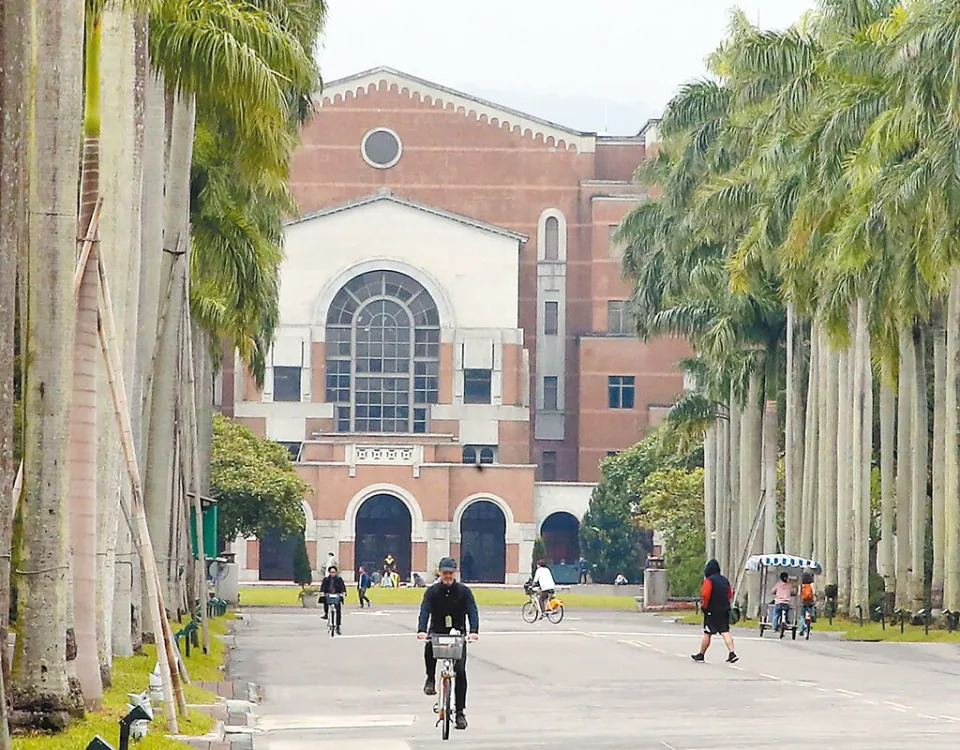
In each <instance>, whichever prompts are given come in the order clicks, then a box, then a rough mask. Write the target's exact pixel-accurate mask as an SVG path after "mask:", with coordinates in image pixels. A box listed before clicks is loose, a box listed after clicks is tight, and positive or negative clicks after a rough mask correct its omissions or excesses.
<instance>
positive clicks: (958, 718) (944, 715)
mask: <svg viewBox="0 0 960 750" xmlns="http://www.w3.org/2000/svg"><path fill="white" fill-rule="evenodd" d="M940 718H941V719H946V720H947V721H960V717H956V716H950V715H949V714H940Z"/></svg>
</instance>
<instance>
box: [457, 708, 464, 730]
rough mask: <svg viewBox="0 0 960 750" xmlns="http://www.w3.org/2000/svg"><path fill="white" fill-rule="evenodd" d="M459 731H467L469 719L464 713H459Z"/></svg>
mask: <svg viewBox="0 0 960 750" xmlns="http://www.w3.org/2000/svg"><path fill="white" fill-rule="evenodd" d="M456 727H457V729H466V728H467V717H466V716H464V715H463V711H457V723H456Z"/></svg>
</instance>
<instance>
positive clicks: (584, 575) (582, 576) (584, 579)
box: [577, 570, 587, 583]
mask: <svg viewBox="0 0 960 750" xmlns="http://www.w3.org/2000/svg"><path fill="white" fill-rule="evenodd" d="M586 582H587V571H585V570H581V571H580V576H579V577H578V578H577V583H586Z"/></svg>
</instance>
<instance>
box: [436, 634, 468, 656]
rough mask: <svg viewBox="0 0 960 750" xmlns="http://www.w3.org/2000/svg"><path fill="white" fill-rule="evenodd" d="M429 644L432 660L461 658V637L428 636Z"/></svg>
mask: <svg viewBox="0 0 960 750" xmlns="http://www.w3.org/2000/svg"><path fill="white" fill-rule="evenodd" d="M430 643H432V644H433V658H434V659H455V660H456V659H459V658H460V657H461V656H463V636H461V635H439V634H434V635H431V636H430Z"/></svg>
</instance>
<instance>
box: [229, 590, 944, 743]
mask: <svg viewBox="0 0 960 750" xmlns="http://www.w3.org/2000/svg"><path fill="white" fill-rule="evenodd" d="M480 614H481V635H480V640H479V641H478V642H477V643H475V644H471V645H470V647H469V656H468V665H467V671H468V675H469V685H470V691H469V695H468V698H467V712H466V713H467V717H468V719H469V721H470V727H469V728H468V729H467V730H466V731H461V732H457V731H453V732H452V736H451V738H450V742H449V743H443V742H442V741H441V739H440V730H439V728H438V727H435V726H434V721H435V717H434V714H433V699H432V698H428V697H426V696H424V695H423V694H422V692H421V689H422V686H423V679H424V669H423V661H422V649H423V644H421V643H419V642H418V641H417V640H416V639H415V630H416V612H415V611H414V609H413V608H410V607H390V608H383V609H382V610H381V609H374V610H373V611H370V610H363V612H360V611H359V610H357V609H356V606H355V605H352V606H350V607H348V608H346V609H345V611H344V627H343V630H344V635H343V636H342V637H338V638H334V639H331V638H330V637H329V636H328V635H327V634H326V630H325V628H324V625H325V623H324V622H323V620H321V619H320V612H319V611H313V610H303V609H287V610H277V609H274V610H268V609H251V610H247V612H246V619H245V620H244V621H243V622H241V623H239V624H238V626H237V629H236V639H235V643H236V650H235V652H234V653H233V655H232V657H231V677H232V678H233V679H237V680H247V681H251V682H255V683H258V684H259V685H260V686H261V687H262V691H263V703H262V704H261V705H260V706H259V707H258V717H257V720H256V724H255V726H256V730H255V732H256V733H255V735H254V747H255V749H256V750H360V749H361V748H363V750H415V749H419V748H437V747H441V746H442V745H445V744H457V745H459V746H461V747H467V748H497V750H507V749H508V748H524V749H526V748H551V750H556V749H558V748H577V749H578V750H582V748H589V750H606V749H607V748H644V749H646V748H657V749H659V750H663V748H668V749H673V750H694V749H695V748H705V749H707V748H708V749H710V750H715V749H726V748H738V749H745V748H780V749H781V750H792V749H793V748H804V749H805V750H811V749H816V748H844V749H845V748H858V749H860V748H871V749H874V750H875V749H880V748H909V747H911V746H913V745H914V744H916V745H917V746H920V745H927V744H931V743H933V744H936V745H937V746H939V747H957V746H958V745H960V680H958V678H960V647H957V646H955V645H948V644H894V643H847V642H842V641H839V640H838V639H836V638H835V637H828V636H827V635H826V634H817V633H814V637H813V638H812V639H811V640H810V641H807V642H804V641H796V642H793V641H790V640H789V636H788V637H787V640H784V641H780V640H777V639H775V638H771V637H770V636H769V634H768V635H767V636H766V637H764V638H762V639H761V638H759V637H757V633H756V632H755V631H738V632H737V633H735V635H736V636H737V653H738V654H739V655H740V662H739V663H738V664H736V665H728V664H725V663H724V662H723V660H724V658H725V657H726V652H725V649H724V647H723V645H722V642H720V641H719V639H715V640H714V645H713V647H712V648H711V650H710V651H709V652H708V653H707V663H706V664H695V663H693V662H692V661H691V659H690V653H691V652H693V651H695V650H696V648H697V645H698V643H699V631H698V629H697V628H695V627H693V626H684V625H679V624H676V623H674V622H672V621H670V620H668V619H667V618H660V617H655V616H652V615H643V614H634V613H626V612H625V613H611V612H597V611H582V610H581V611H575V610H574V611H569V612H568V613H567V616H566V618H565V619H564V621H563V622H562V623H561V624H559V625H552V624H550V623H547V622H542V623H537V624H534V625H527V624H526V623H524V622H523V621H522V620H521V618H520V612H519V608H517V609H516V610H512V609H504V608H497V609H490V610H481V613H480Z"/></svg>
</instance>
